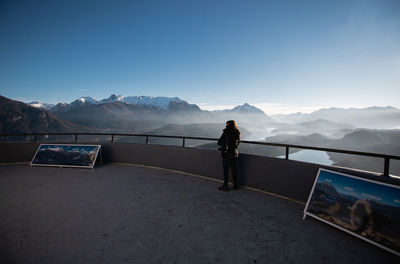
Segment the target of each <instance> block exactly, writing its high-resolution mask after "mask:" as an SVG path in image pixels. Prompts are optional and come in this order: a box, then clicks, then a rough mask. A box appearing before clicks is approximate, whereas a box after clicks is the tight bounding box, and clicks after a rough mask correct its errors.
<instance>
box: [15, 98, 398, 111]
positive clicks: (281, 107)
mask: <svg viewBox="0 0 400 264" xmlns="http://www.w3.org/2000/svg"><path fill="white" fill-rule="evenodd" d="M116 95H118V96H124V97H128V96H148V97H164V96H163V95H121V94H116ZM82 97H91V98H93V99H95V100H98V101H100V100H102V99H107V98H108V97H109V96H107V97H104V98H98V97H93V96H90V95H84V96H79V97H77V98H75V99H73V100H72V101H60V102H45V101H42V100H28V101H26V100H25V101H23V100H19V101H23V102H24V103H31V102H34V101H38V102H40V103H42V104H43V103H44V104H46V103H47V104H57V103H71V102H73V101H74V100H77V99H79V98H82ZM165 97H170V98H172V97H178V98H180V99H182V100H185V99H184V98H182V97H180V96H178V95H176V96H165ZM10 99H13V100H18V99H16V98H10ZM185 101H187V100H185ZM187 102H188V103H190V104H196V105H198V106H199V107H200V109H201V110H207V111H215V110H229V109H233V108H234V107H236V106H239V105H243V104H245V103H248V104H250V105H252V106H255V107H257V108H259V109H261V110H262V111H263V112H264V113H265V114H267V115H280V114H282V115H288V114H297V113H302V114H309V113H312V112H314V111H318V110H321V109H328V108H343V109H364V108H369V107H388V106H391V107H394V106H392V105H331V106H326V105H325V106H322V105H321V106H315V105H314V106H304V105H303V106H294V105H287V104H279V103H264V104H251V103H249V102H243V103H240V104H238V105H222V104H221V105H208V104H204V103H200V104H198V103H194V102H190V101H187ZM396 108H397V107H396Z"/></svg>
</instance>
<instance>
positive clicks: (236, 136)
mask: <svg viewBox="0 0 400 264" xmlns="http://www.w3.org/2000/svg"><path fill="white" fill-rule="evenodd" d="M239 143H240V132H239V130H238V129H236V128H225V129H224V130H223V133H222V135H221V137H220V138H219V140H218V145H219V146H221V147H220V150H221V155H222V157H227V158H237V157H239V151H238V146H239Z"/></svg>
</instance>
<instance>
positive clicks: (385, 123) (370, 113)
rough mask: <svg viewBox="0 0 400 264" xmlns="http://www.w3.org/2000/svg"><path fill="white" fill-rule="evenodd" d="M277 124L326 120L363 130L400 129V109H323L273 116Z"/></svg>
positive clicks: (374, 107) (388, 107) (376, 107)
mask: <svg viewBox="0 0 400 264" xmlns="http://www.w3.org/2000/svg"><path fill="white" fill-rule="evenodd" d="M271 117H272V118H274V120H276V121H277V122H283V123H305V122H311V121H314V120H317V119H325V120H329V121H332V122H336V123H342V124H351V125H353V126H356V127H363V128H381V129H393V128H400V109H397V108H395V107H392V106H386V107H378V106H373V107H367V108H361V109H358V108H349V109H346V108H335V107H332V108H323V109H320V110H317V111H314V112H312V113H310V114H305V113H295V114H288V115H282V114H279V115H272V116H271Z"/></svg>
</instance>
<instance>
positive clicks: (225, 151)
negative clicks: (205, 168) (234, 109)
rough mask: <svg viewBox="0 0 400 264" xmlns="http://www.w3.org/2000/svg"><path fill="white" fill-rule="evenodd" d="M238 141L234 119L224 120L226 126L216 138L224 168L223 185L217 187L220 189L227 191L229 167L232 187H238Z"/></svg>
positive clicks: (238, 136) (238, 132) (238, 135)
mask: <svg viewBox="0 0 400 264" xmlns="http://www.w3.org/2000/svg"><path fill="white" fill-rule="evenodd" d="M239 143H240V131H239V129H238V128H237V125H236V123H235V121H234V120H229V121H227V122H226V128H225V129H224V130H223V133H222V135H221V137H220V138H219V140H218V145H219V146H220V148H219V150H221V156H222V166H223V169H224V185H222V186H221V187H219V188H218V189H219V190H221V191H226V192H228V191H229V187H228V180H229V168H231V170H232V179H233V188H234V189H235V190H237V189H239V180H238V157H239V151H238V146H239Z"/></svg>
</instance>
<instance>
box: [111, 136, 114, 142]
mask: <svg viewBox="0 0 400 264" xmlns="http://www.w3.org/2000/svg"><path fill="white" fill-rule="evenodd" d="M111 143H114V134H112V135H111Z"/></svg>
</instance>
